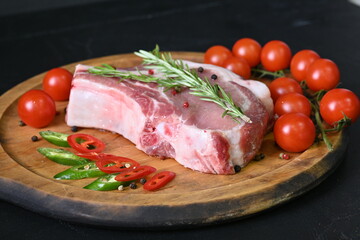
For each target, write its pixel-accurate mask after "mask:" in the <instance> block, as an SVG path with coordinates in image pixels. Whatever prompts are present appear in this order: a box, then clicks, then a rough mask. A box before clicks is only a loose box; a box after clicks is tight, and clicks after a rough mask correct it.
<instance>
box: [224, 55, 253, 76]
mask: <svg viewBox="0 0 360 240" xmlns="http://www.w3.org/2000/svg"><path fill="white" fill-rule="evenodd" d="M223 67H224V68H226V69H229V70H230V71H232V72H234V73H236V74H238V75H240V76H241V77H242V78H244V79H249V78H250V76H251V68H250V66H249V64H248V63H247V62H246V60H245V59H243V58H239V57H229V58H228V59H226V60H225V62H224V64H223Z"/></svg>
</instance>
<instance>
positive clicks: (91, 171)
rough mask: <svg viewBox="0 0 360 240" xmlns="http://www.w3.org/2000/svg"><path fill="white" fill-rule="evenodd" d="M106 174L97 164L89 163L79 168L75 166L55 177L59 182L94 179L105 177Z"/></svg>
mask: <svg viewBox="0 0 360 240" xmlns="http://www.w3.org/2000/svg"><path fill="white" fill-rule="evenodd" d="M104 175H106V173H104V172H102V171H101V170H100V169H99V168H98V167H97V166H96V164H95V162H89V163H86V164H82V165H79V166H74V167H72V168H69V169H67V170H65V171H63V172H60V173H58V174H56V175H55V176H54V178H55V179H58V180H74V179H83V178H93V177H100V176H104Z"/></svg>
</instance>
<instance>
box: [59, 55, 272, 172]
mask: <svg viewBox="0 0 360 240" xmlns="http://www.w3.org/2000/svg"><path fill="white" fill-rule="evenodd" d="M186 64H188V66H189V67H190V68H194V69H197V68H198V67H199V66H201V67H202V68H203V69H204V71H203V72H201V73H200V72H199V76H200V77H207V78H208V79H211V76H212V75H213V74H216V76H217V79H216V80H210V82H211V83H212V84H214V83H215V82H216V83H217V84H219V85H220V86H221V87H223V88H224V90H225V91H226V92H227V93H230V94H231V96H232V98H233V100H234V102H235V103H236V104H237V105H238V106H240V108H241V109H242V110H243V112H244V113H245V114H246V115H247V116H248V117H250V119H251V121H252V123H245V122H243V121H241V120H240V121H241V123H237V122H235V121H233V120H232V119H231V118H230V117H228V116H226V117H224V118H222V117H221V115H222V113H223V109H222V108H220V107H219V106H218V105H216V104H215V103H212V102H206V101H202V100H200V99H199V97H196V96H194V95H191V94H189V90H188V89H185V90H183V91H181V92H179V93H176V94H174V91H171V90H169V91H167V92H164V91H163V89H162V88H160V87H158V86H157V84H155V83H142V82H139V81H134V80H123V81H121V82H120V81H119V79H117V78H106V77H101V76H95V75H92V74H90V73H88V72H87V69H88V68H89V66H85V65H78V66H77V67H76V71H75V73H74V79H73V86H72V89H71V94H70V100H69V105H68V107H67V116H66V118H67V119H66V121H67V124H68V125H69V126H81V127H88V128H99V129H105V130H109V131H112V132H116V133H119V134H121V135H123V136H124V137H125V138H127V139H129V140H130V141H132V142H133V143H134V144H135V145H136V147H137V148H138V149H140V150H142V151H144V152H145V153H147V154H149V155H154V156H159V157H162V158H174V159H176V161H177V162H179V163H180V164H181V165H183V166H185V167H187V168H191V169H193V170H197V171H200V172H204V173H213V174H234V173H235V170H234V167H235V166H236V165H238V166H240V167H244V166H245V165H246V164H247V163H248V162H249V161H250V160H251V159H252V158H253V157H254V156H255V154H256V153H257V151H258V150H259V148H260V146H261V142H262V139H263V136H264V135H265V133H266V130H267V127H268V123H269V121H270V119H271V118H272V112H273V104H272V100H271V98H270V93H269V91H268V89H267V87H266V86H265V85H264V84H262V83H260V82H258V81H252V80H242V79H241V78H240V77H239V76H238V75H236V74H233V73H232V72H230V71H228V70H226V69H223V68H220V67H216V66H212V65H206V64H198V63H193V62H189V61H186ZM145 73H146V71H145ZM156 74H157V73H155V75H156Z"/></svg>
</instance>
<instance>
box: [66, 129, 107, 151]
mask: <svg viewBox="0 0 360 240" xmlns="http://www.w3.org/2000/svg"><path fill="white" fill-rule="evenodd" d="M67 141H68V143H69V145H70V146H71V147H72V148H74V149H75V150H76V151H78V152H81V153H90V152H97V153H99V152H102V151H103V150H104V149H105V143H103V142H102V141H101V140H99V139H97V138H96V137H93V136H91V135H88V134H84V133H76V134H72V135H69V136H68V137H67Z"/></svg>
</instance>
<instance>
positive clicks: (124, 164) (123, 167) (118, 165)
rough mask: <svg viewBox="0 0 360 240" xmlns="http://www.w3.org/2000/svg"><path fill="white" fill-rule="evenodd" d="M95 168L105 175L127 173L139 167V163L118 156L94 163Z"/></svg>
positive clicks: (104, 158)
mask: <svg viewBox="0 0 360 240" xmlns="http://www.w3.org/2000/svg"><path fill="white" fill-rule="evenodd" d="M95 164H96V166H97V167H98V168H99V169H100V170H101V171H103V172H105V173H119V172H124V171H129V170H131V169H134V168H135V167H138V166H140V163H138V162H136V161H134V160H131V159H129V158H125V157H120V156H114V155H112V156H107V157H105V156H104V157H103V158H102V159H101V160H99V161H96V162H95Z"/></svg>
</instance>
